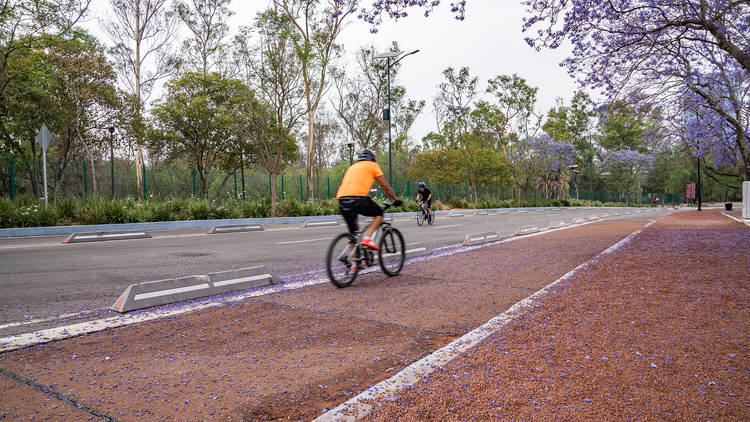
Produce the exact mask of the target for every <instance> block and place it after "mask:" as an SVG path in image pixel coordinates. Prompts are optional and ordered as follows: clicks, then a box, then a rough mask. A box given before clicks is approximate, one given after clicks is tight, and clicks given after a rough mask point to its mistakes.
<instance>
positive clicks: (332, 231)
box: [0, 208, 671, 336]
mask: <svg viewBox="0 0 750 422" xmlns="http://www.w3.org/2000/svg"><path fill="white" fill-rule="evenodd" d="M626 210H627V209H622V208H618V209H602V208H597V209H560V210H536V211H529V212H511V213H508V214H498V215H464V216H463V217H448V216H447V215H439V216H438V218H437V219H436V222H435V224H434V225H433V226H426V225H425V226H422V227H418V226H417V225H416V223H415V221H414V219H413V218H409V217H397V218H396V219H395V221H394V226H395V227H397V228H398V229H399V230H401V231H402V233H403V234H404V237H405V239H406V242H407V249H409V248H413V247H418V246H426V247H428V248H431V249H435V248H440V247H444V246H448V245H456V244H458V243H461V242H462V241H463V239H464V237H465V236H466V235H467V234H469V233H478V232H483V231H496V232H498V233H499V234H501V235H509V234H511V233H513V232H515V230H516V229H517V228H518V227H520V226H523V225H536V226H538V227H546V226H548V225H549V224H550V223H552V222H554V221H560V220H563V221H565V222H567V223H570V222H571V220H572V219H573V218H576V217H588V216H591V215H598V216H601V215H602V214H612V213H617V212H623V211H626ZM669 211H671V210H669V209H643V212H648V214H646V215H648V216H660V215H663V214H665V213H666V212H669ZM643 217H644V214H634V215H630V216H618V217H610V218H623V219H624V218H640V219H642V218H643ZM344 230H346V229H345V226H344V225H343V224H342V225H339V226H333V227H316V228H301V227H300V226H299V225H298V224H280V225H273V226H268V227H266V230H265V231H259V232H245V233H227V234H213V235H208V234H205V232H206V230H205V229H190V230H174V231H155V232H151V235H152V236H153V237H152V238H151V239H137V240H117V241H106V242H93V243H79V244H63V243H62V240H63V239H64V236H45V237H34V238H16V239H1V240H0V268H2V273H1V274H0V298H2V299H1V302H0V336H5V335H11V334H17V333H20V332H28V331H30V330H32V329H38V328H40V325H39V324H26V323H27V322H28V321H29V320H30V319H39V318H41V319H45V318H51V319H55V318H57V317H59V316H60V315H64V314H71V313H75V314H79V313H88V314H90V318H95V317H100V316H101V315H103V314H108V313H109V312H110V311H108V310H107V308H108V307H109V306H110V305H111V304H112V303H113V302H114V300H115V299H116V298H117V296H118V295H119V294H120V293H121V292H122V291H123V290H124V289H125V288H126V287H127V286H128V285H129V284H132V283H139V282H143V281H152V280H159V279H163V278H171V277H177V276H185V275H191V274H206V273H209V272H215V271H225V270H231V269H237V268H243V267H249V266H253V265H266V266H267V267H268V268H269V269H270V270H271V271H274V272H275V273H276V274H277V275H278V276H280V277H281V278H282V279H292V278H299V277H300V276H302V275H304V274H306V273H310V272H319V271H321V270H322V268H323V260H324V256H325V251H326V248H327V246H328V242H329V241H330V239H332V238H333V237H334V236H335V235H337V234H338V233H340V232H342V231H344ZM50 324H54V321H52V322H49V321H48V322H45V323H44V324H42V325H44V326H49V325H50Z"/></svg>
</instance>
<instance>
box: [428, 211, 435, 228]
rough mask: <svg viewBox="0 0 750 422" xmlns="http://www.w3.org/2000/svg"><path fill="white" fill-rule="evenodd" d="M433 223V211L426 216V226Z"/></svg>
mask: <svg viewBox="0 0 750 422" xmlns="http://www.w3.org/2000/svg"><path fill="white" fill-rule="evenodd" d="M434 222H435V210H432V212H431V213H430V214H429V215H427V224H429V225H432V223H434Z"/></svg>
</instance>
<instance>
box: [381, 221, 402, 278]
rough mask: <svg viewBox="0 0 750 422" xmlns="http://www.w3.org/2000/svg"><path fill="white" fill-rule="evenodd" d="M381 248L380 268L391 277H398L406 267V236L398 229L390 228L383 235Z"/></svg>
mask: <svg viewBox="0 0 750 422" xmlns="http://www.w3.org/2000/svg"><path fill="white" fill-rule="evenodd" d="M379 246H380V250H379V251H378V261H380V268H382V269H383V272H384V273H386V275H388V276H389V277H394V276H397V275H398V273H400V272H401V269H402V268H403V267H404V261H405V260H406V247H405V246H404V236H402V235H401V232H400V231H398V230H397V229H394V228H390V229H388V230H386V231H385V232H384V233H383V237H382V238H381V239H380V245H379Z"/></svg>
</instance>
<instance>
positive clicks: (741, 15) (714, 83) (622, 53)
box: [524, 0, 750, 180]
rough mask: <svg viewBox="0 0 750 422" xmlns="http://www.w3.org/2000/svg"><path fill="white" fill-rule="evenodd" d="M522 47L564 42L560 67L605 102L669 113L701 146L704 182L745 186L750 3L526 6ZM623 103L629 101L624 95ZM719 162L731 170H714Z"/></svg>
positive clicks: (629, 1)
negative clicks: (650, 105) (633, 100)
mask: <svg viewBox="0 0 750 422" xmlns="http://www.w3.org/2000/svg"><path fill="white" fill-rule="evenodd" d="M524 4H525V5H526V7H527V9H528V13H529V16H528V17H527V18H526V19H524V31H526V32H527V33H528V34H529V36H528V37H527V39H526V40H527V42H528V43H529V45H531V46H532V47H534V48H536V49H541V48H557V47H559V46H560V45H562V43H563V42H565V41H568V42H570V43H571V44H572V47H573V53H572V55H571V56H570V57H568V58H567V59H565V60H564V61H563V63H562V65H563V66H564V67H566V68H567V70H568V72H569V74H570V75H571V76H573V77H574V78H576V79H577V80H578V81H579V82H580V83H581V84H583V85H585V86H589V87H594V88H599V89H601V90H603V91H605V92H606V93H607V94H608V95H609V97H610V99H613V100H614V99H623V98H625V97H630V96H631V95H632V94H633V93H634V92H635V93H637V94H638V95H639V97H640V98H641V99H640V101H644V100H649V101H653V102H658V103H660V104H662V105H664V108H671V110H670V111H671V117H672V119H673V120H674V121H673V122H672V123H674V126H675V127H677V128H678V129H679V132H682V133H683V135H686V137H687V138H693V139H692V140H689V142H691V143H693V144H694V145H695V144H697V143H698V142H697V139H701V141H702V142H701V143H702V144H704V145H703V146H701V147H700V148H701V152H703V151H707V150H710V151H712V155H714V156H715V158H716V159H717V162H716V163H707V167H706V169H707V170H708V172H707V174H708V176H709V177H711V176H712V175H713V176H714V177H715V176H718V175H734V176H739V177H744V178H745V180H750V150H748V130H747V128H748V122H747V119H748V117H747V116H748V115H750V109H749V108H748V97H747V95H748V94H747V92H748V86H749V85H750V82H749V81H748V79H749V78H750V48H748V46H750V19H748V16H750V2H747V1H731V0H686V1H679V2H674V1H663V0H612V1H607V2H601V1H598V0H576V1H569V0H525V1H524ZM629 99H630V98H629ZM724 165H731V166H734V168H733V170H727V169H719V167H722V166H724Z"/></svg>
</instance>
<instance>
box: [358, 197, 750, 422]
mask: <svg viewBox="0 0 750 422" xmlns="http://www.w3.org/2000/svg"><path fill="white" fill-rule="evenodd" d="M749 251H750V230H748V229H747V227H744V226H743V225H742V224H741V223H738V222H734V221H731V220H730V219H729V218H726V217H725V216H722V215H720V213H719V212H718V211H716V210H713V211H708V210H706V211H703V212H702V213H697V212H696V211H687V212H682V213H678V214H673V215H671V216H668V217H665V218H663V219H661V220H659V221H657V222H656V223H655V224H653V225H651V226H650V227H648V228H646V229H645V230H644V231H643V232H642V233H640V234H639V235H638V236H636V237H635V238H634V239H633V240H632V241H631V242H630V243H629V244H627V245H625V246H624V247H622V248H621V249H619V250H617V251H614V252H612V253H611V254H608V255H603V256H601V257H600V258H599V259H598V260H597V261H596V262H594V263H592V264H590V265H588V266H587V268H586V270H585V271H579V272H576V273H575V274H574V275H573V276H571V277H570V278H567V279H566V280H565V281H564V282H562V283H561V284H559V285H557V286H555V288H554V289H552V290H551V291H550V292H549V293H548V294H547V295H546V296H543V297H541V298H540V299H539V300H538V301H537V303H535V304H533V305H532V308H531V309H530V310H529V311H527V312H525V313H523V314H521V315H519V316H518V317H517V318H516V319H514V320H512V321H511V322H509V323H508V324H507V325H506V326H504V327H503V328H501V329H500V330H498V331H497V332H495V333H494V334H492V335H491V336H490V337H488V338H487V339H485V340H484V341H482V342H481V343H479V344H477V345H476V346H475V347H474V348H472V349H470V350H468V351H467V352H466V353H464V354H463V355H461V356H459V357H458V358H457V359H455V360H454V361H452V362H450V363H448V364H447V365H445V366H444V367H443V368H441V370H438V371H435V372H433V373H432V374H431V375H430V376H429V377H426V378H424V379H422V380H420V381H419V382H418V383H416V384H414V385H413V386H411V387H409V388H407V389H405V390H402V391H401V392H398V393H396V394H395V395H392V396H391V397H388V398H387V399H383V400H381V401H380V402H379V403H376V404H375V407H376V410H375V413H373V414H372V415H371V416H370V417H369V418H367V419H366V420H367V421H393V420H398V421H403V422H409V421H446V420H448V421H458V420H462V421H463V420H495V419H503V420H553V419H556V420H667V421H670V420H674V421H686V420H737V421H741V420H744V421H747V420H749V419H750V401H749V398H750V312H749V308H748V288H750V253H748V252H749Z"/></svg>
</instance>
